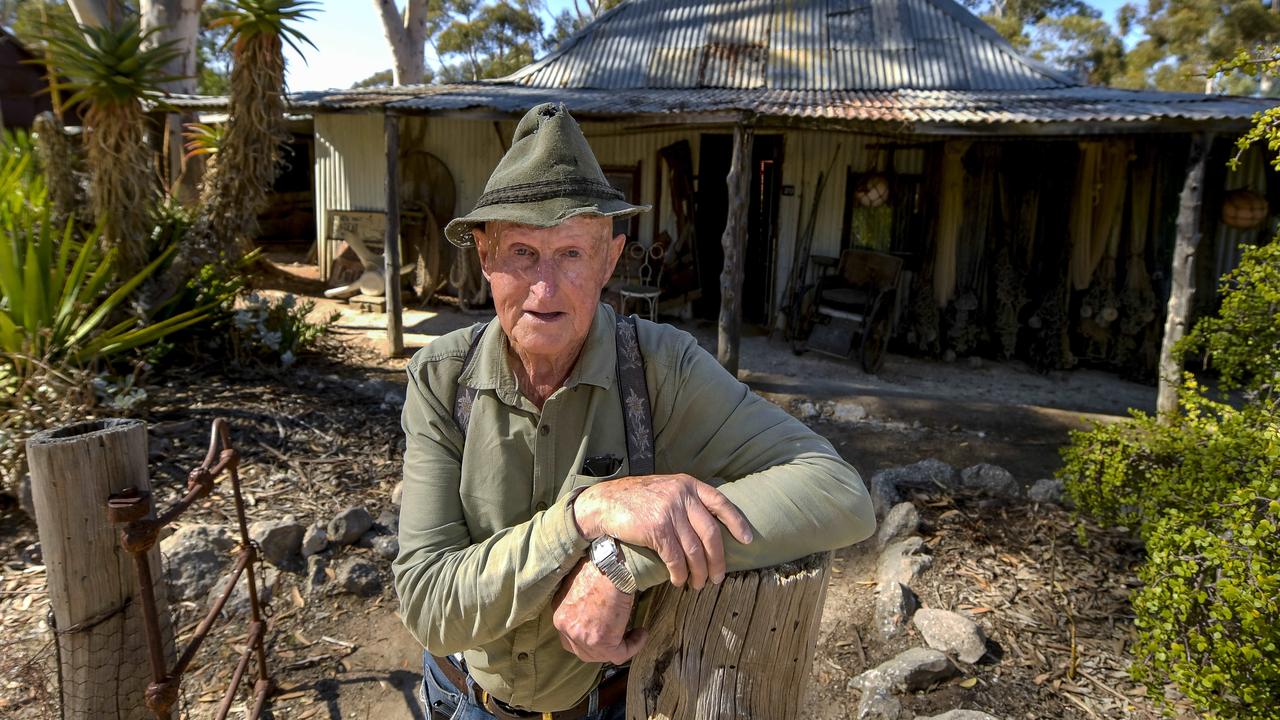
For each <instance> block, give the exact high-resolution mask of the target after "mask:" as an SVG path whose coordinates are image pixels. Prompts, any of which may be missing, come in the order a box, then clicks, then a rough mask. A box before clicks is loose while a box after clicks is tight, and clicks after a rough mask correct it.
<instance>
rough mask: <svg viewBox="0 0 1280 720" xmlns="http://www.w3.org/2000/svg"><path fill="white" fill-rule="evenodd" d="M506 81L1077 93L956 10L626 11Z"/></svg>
mask: <svg viewBox="0 0 1280 720" xmlns="http://www.w3.org/2000/svg"><path fill="white" fill-rule="evenodd" d="M505 80H506V81H508V82H510V83H513V84H517V85H524V86H527V87H539V88H596V89H613V90H618V89H628V90H631V89H639V88H650V89H657V88H723V89H741V90H746V89H756V88H769V89H773V90H805V91H836V90H904V89H905V90H972V91H984V90H1026V89H1035V88H1054V87H1067V86H1071V85H1076V84H1078V83H1076V82H1075V81H1073V80H1071V79H1070V78H1068V77H1066V76H1064V75H1063V74H1061V73H1059V72H1057V71H1055V70H1052V69H1049V68H1047V67H1045V66H1043V65H1041V64H1039V63H1037V62H1035V61H1033V60H1030V59H1028V58H1025V57H1023V56H1021V55H1019V54H1018V52H1017V51H1016V50H1014V49H1013V47H1012V46H1010V45H1009V43H1008V42H1007V41H1005V39H1004V38H1003V37H1001V36H1000V35H999V34H998V33H996V32H995V31H994V30H992V29H991V27H990V26H988V25H987V24H986V23H984V22H982V21H981V20H979V19H978V18H977V17H975V16H974V15H973V14H972V13H970V12H969V11H968V10H966V9H965V8H963V7H961V6H960V5H958V4H957V3H956V2H954V0H710V1H709V0H627V1H626V2H623V3H622V4H620V5H618V6H617V7H615V8H614V9H613V10H610V11H609V12H607V13H605V14H604V15H602V16H601V17H600V18H598V19H596V20H595V21H594V22H592V23H591V24H589V25H587V26H586V27H585V28H583V29H582V30H581V31H579V32H578V33H577V34H575V35H573V36H571V37H570V38H568V39H566V40H565V41H564V42H563V43H561V45H560V46H559V47H558V48H557V49H556V50H554V51H552V52H551V54H549V55H548V56H547V57H545V58H543V59H541V60H539V61H537V62H534V63H532V64H530V65H527V66H525V67H524V68H521V69H520V70H518V71H516V72H515V73H513V74H512V75H510V76H508V77H507V78H505Z"/></svg>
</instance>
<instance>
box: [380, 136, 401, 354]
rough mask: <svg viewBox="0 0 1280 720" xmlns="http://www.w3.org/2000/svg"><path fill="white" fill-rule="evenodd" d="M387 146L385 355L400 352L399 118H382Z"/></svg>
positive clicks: (383, 255)
mask: <svg viewBox="0 0 1280 720" xmlns="http://www.w3.org/2000/svg"><path fill="white" fill-rule="evenodd" d="M383 134H384V135H385V136H386V146H387V179H386V192H387V235H386V238H385V239H384V241H383V244H382V259H383V277H384V278H385V279H386V282H387V355H388V356H389V357H399V356H401V355H403V354H404V317H403V316H402V311H403V309H404V308H403V307H402V306H401V302H400V118H399V117H397V116H395V115H392V114H391V113H387V114H386V115H385V116H384V118H383Z"/></svg>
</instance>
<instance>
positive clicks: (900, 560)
mask: <svg viewBox="0 0 1280 720" xmlns="http://www.w3.org/2000/svg"><path fill="white" fill-rule="evenodd" d="M923 550H924V540H923V539H921V538H920V536H918V535H913V536H911V537H908V538H904V539H902V540H897V541H895V542H891V543H889V544H888V545H887V546H886V547H885V549H884V550H883V551H882V552H881V553H880V560H879V561H878V562H877V563H876V584H878V585H886V584H888V583H891V582H896V583H901V584H903V585H911V584H912V583H914V582H915V581H916V578H918V577H920V573H922V572H924V571H925V570H926V569H928V567H929V566H930V565H932V564H933V556H931V555H927V554H925V553H924V552H923Z"/></svg>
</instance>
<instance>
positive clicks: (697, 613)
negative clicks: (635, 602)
mask: <svg viewBox="0 0 1280 720" xmlns="http://www.w3.org/2000/svg"><path fill="white" fill-rule="evenodd" d="M830 572H831V553H817V554H814V555H810V556H808V557H804V558H801V559H799V560H796V561H794V562H789V563H783V564H782V565H777V566H774V567H769V568H763V569H760V570H752V571H749V572H739V573H731V574H730V575H729V576H727V577H726V578H725V580H724V582H722V583H721V584H719V585H707V586H706V587H704V588H703V589H702V590H701V591H694V590H691V589H688V588H675V587H672V586H670V585H667V586H665V588H663V589H662V590H659V591H658V592H660V593H662V594H661V595H660V596H659V597H658V598H657V600H656V601H655V602H654V606H653V612H652V613H651V617H653V618H655V620H654V623H653V625H652V626H651V627H649V641H648V642H647V643H646V644H645V646H644V649H643V650H641V651H640V653H639V654H638V655H636V657H635V658H634V659H633V660H632V661H631V671H630V675H629V676H628V679H627V720H659V719H664V720H686V719H687V720H730V719H732V720H738V719H739V718H757V719H758V720H769V719H772V718H796V717H800V711H801V705H802V703H803V702H804V696H805V690H806V688H807V687H808V685H809V670H810V668H811V667H812V664H813V651H814V646H815V645H816V644H817V641H818V623H819V621H820V620H821V619H822V604H823V602H824V601H825V600H826V596H827V580H828V577H829V575H830Z"/></svg>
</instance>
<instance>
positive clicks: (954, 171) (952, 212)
mask: <svg viewBox="0 0 1280 720" xmlns="http://www.w3.org/2000/svg"><path fill="white" fill-rule="evenodd" d="M968 149H969V141H967V140H952V141H948V142H947V143H946V145H945V146H944V148H943V159H942V198H941V207H940V208H939V210H938V241H937V243H936V244H935V246H934V255H933V258H934V260H933V297H934V300H935V301H936V302H937V303H938V307H945V306H946V305H947V303H949V302H951V298H952V297H953V296H954V295H955V292H956V241H957V240H958V238H959V237H960V222H961V220H962V218H961V216H962V214H963V212H962V211H963V205H964V163H963V160H964V154H965V152H966V151H967V150H968Z"/></svg>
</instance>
